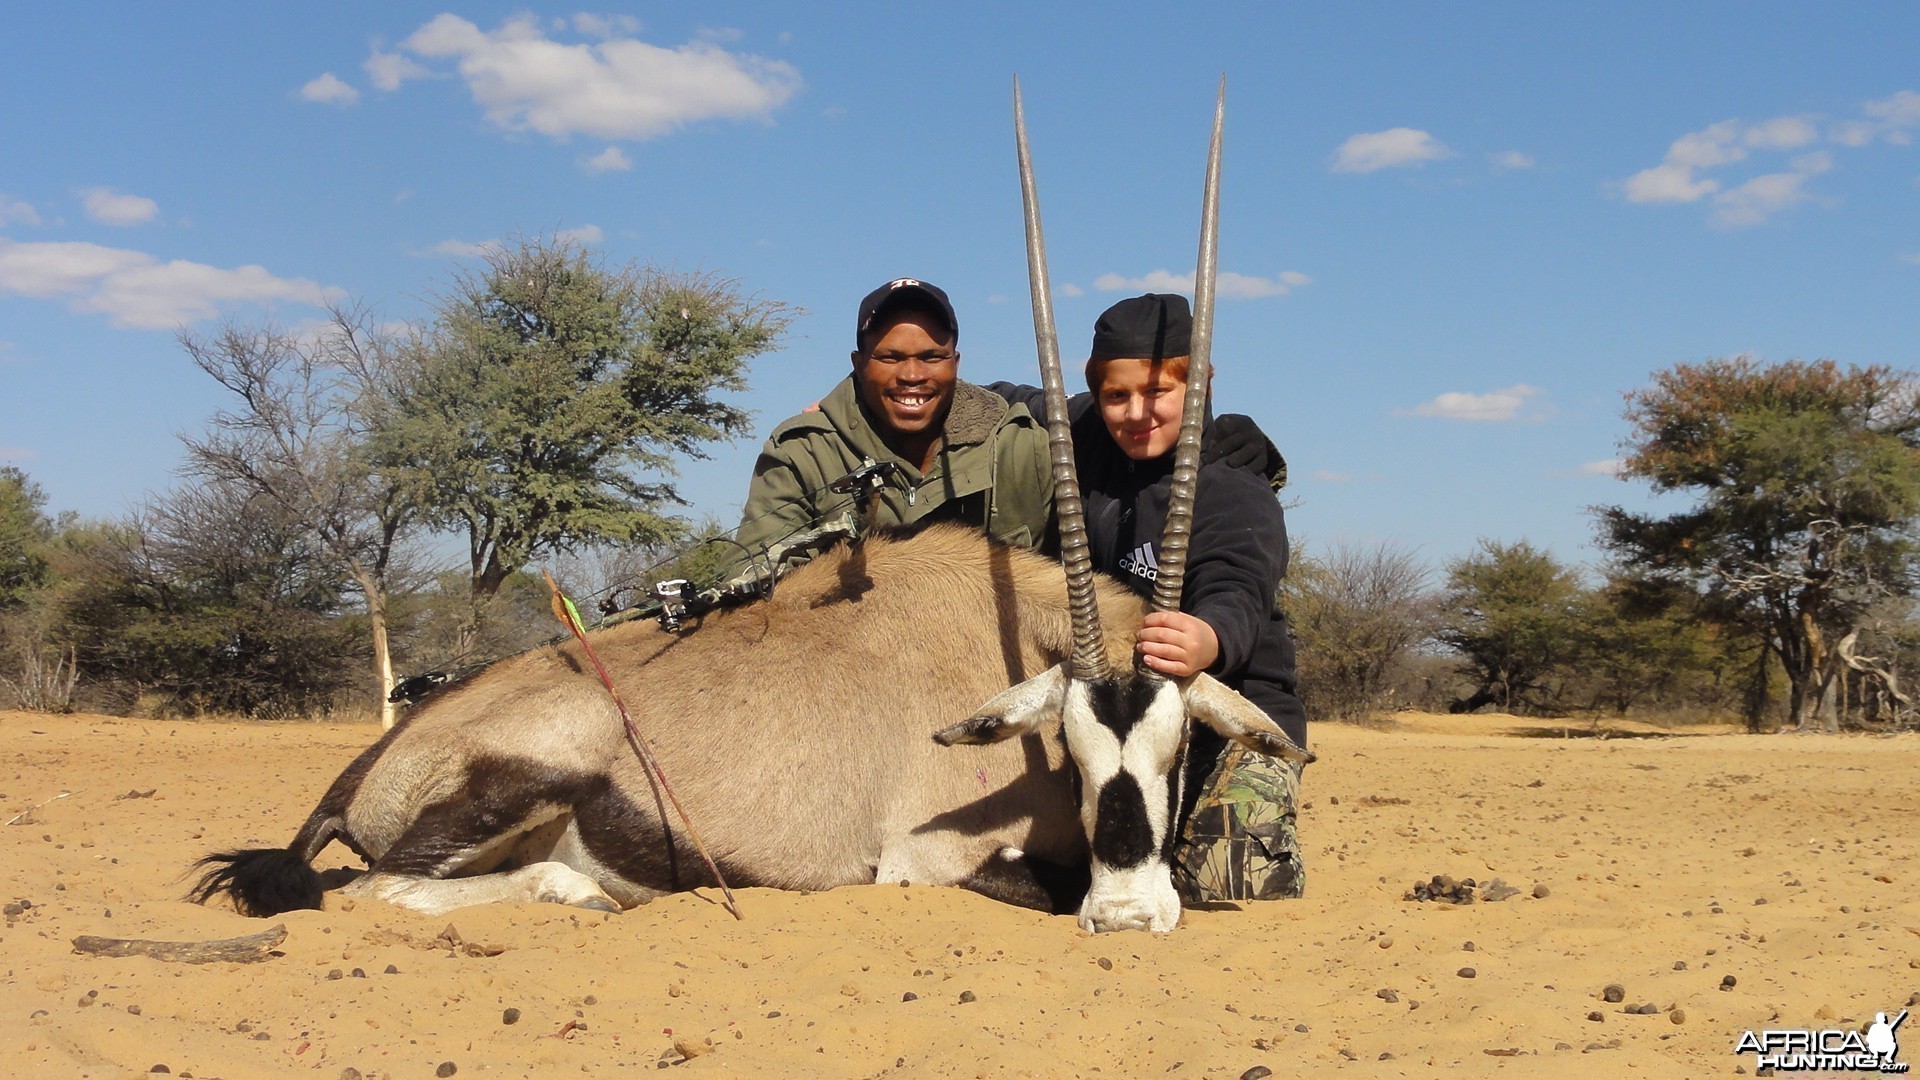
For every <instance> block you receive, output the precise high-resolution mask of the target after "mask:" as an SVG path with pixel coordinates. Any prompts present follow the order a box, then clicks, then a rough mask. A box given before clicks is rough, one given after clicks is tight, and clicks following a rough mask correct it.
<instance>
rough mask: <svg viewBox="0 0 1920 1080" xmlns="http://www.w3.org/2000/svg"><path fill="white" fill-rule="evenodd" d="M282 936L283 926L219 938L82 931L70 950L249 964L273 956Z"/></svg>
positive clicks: (184, 961)
mask: <svg viewBox="0 0 1920 1080" xmlns="http://www.w3.org/2000/svg"><path fill="white" fill-rule="evenodd" d="M285 940H287V928H286V927H285V926H276V927H273V928H272V929H269V930H262V931H260V932H259V933H257V934H248V935H247V936H245V937H235V938H222V939H220V940H218V941H142V940H140V939H138V938H110V937H95V936H93V935H92V934H82V935H80V936H79V937H77V938H74V939H73V951H74V952H79V953H91V954H93V955H95V956H151V957H153V958H154V959H155V960H169V961H177V962H179V963H182V964H215V963H229V964H252V963H257V962H259V961H261V960H265V959H267V958H268V957H270V956H272V955H273V949H274V947H275V946H277V945H279V944H280V943H281V942H283V941H285Z"/></svg>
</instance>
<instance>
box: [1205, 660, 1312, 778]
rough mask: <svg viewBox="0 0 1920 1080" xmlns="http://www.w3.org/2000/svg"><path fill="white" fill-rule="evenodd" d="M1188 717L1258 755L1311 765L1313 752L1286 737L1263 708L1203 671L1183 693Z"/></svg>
mask: <svg viewBox="0 0 1920 1080" xmlns="http://www.w3.org/2000/svg"><path fill="white" fill-rule="evenodd" d="M1182 693H1183V695H1184V696H1185V699H1186V703H1187V715H1188V716H1191V717H1193V718H1194V719H1195V720H1198V721H1200V722H1201V723H1203V724H1205V725H1207V726H1208V727H1210V728H1212V729H1213V730H1215V731H1217V732H1219V733H1220V734H1222V735H1224V736H1226V737H1227V738H1229V739H1232V740H1233V741H1234V742H1237V743H1239V744H1240V745H1241V746H1244V747H1246V748H1247V749H1249V750H1252V751H1253V752H1255V753H1257V754H1265V755H1267V756H1268V757H1275V758H1284V759H1285V760H1287V761H1292V762H1297V763H1299V764H1301V765H1311V764H1312V763H1313V761H1314V753H1313V751H1311V750H1308V749H1307V748H1306V747H1304V746H1301V745H1300V744H1299V743H1296V742H1294V741H1293V740H1292V739H1289V738H1288V737H1287V733H1286V732H1284V731H1281V730H1280V725H1278V724H1276V723H1274V722H1273V720H1272V718H1271V717H1269V716H1267V714H1266V713H1265V712H1262V711H1261V709H1260V706H1258V705H1255V704H1254V703H1253V702H1251V701H1248V700H1247V699H1246V698H1244V697H1241V696H1240V695H1239V694H1238V693H1237V692H1235V691H1233V690H1230V689H1228V688H1227V686H1226V684H1225V683H1222V682H1221V681H1220V680H1219V679H1216V678H1214V677H1213V676H1211V675H1208V674H1206V673H1205V672H1202V673H1200V674H1198V675H1195V676H1194V677H1193V678H1192V679H1190V680H1188V682H1187V685H1186V686H1185V687H1184V688H1183V691H1182Z"/></svg>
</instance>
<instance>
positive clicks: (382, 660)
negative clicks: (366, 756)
mask: <svg viewBox="0 0 1920 1080" xmlns="http://www.w3.org/2000/svg"><path fill="white" fill-rule="evenodd" d="M386 599H387V598H386V597H385V596H382V597H380V602H379V603H377V604H375V603H372V602H369V603H368V604H367V621H368V623H370V624H371V625H372V627H373V672H374V677H375V679H376V680H377V682H378V684H379V687H380V730H382V731H392V730H393V725H394V724H395V723H396V722H397V721H398V720H399V718H400V706H398V705H396V704H394V703H393V700H392V695H393V654H392V652H390V651H389V650H388V648H387V603H386Z"/></svg>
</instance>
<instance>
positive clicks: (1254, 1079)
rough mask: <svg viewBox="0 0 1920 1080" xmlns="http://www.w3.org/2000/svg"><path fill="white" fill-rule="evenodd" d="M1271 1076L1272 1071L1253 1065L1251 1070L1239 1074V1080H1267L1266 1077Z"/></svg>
mask: <svg viewBox="0 0 1920 1080" xmlns="http://www.w3.org/2000/svg"><path fill="white" fill-rule="evenodd" d="M1272 1075H1273V1070H1272V1069H1269V1068H1267V1067H1266V1066H1265V1065H1255V1066H1254V1067H1253V1068H1251V1069H1248V1070H1247V1071H1246V1072H1243V1073H1241V1074H1240V1080H1267V1077H1269V1076H1272Z"/></svg>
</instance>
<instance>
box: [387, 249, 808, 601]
mask: <svg viewBox="0 0 1920 1080" xmlns="http://www.w3.org/2000/svg"><path fill="white" fill-rule="evenodd" d="M789 318H790V313H789V311H788V309H786V308H785V307H784V306H782V305H780V304H777V303H773V302H767V301H759V300H755V299H752V298H748V297H745V296H742V295H741V294H740V293H739V292H738V290H737V288H736V286H735V285H734V283H733V282H730V281H726V280H722V279H718V278H713V277H707V276H700V275H691V276H689V275H669V274H664V273H661V272H658V271H654V270H639V269H635V268H632V267H626V268H621V269H608V268H606V267H603V266H601V265H600V264H598V263H597V262H596V261H595V260H594V259H593V258H592V257H591V256H590V255H589V253H588V252H586V251H585V250H583V249H581V248H580V247H578V246H576V245H575V244H573V243H572V242H570V241H567V240H564V239H548V240H528V241H521V242H519V243H516V244H514V245H512V246H509V247H503V248H498V249H495V250H493V251H491V252H490V253H489V254H488V255H487V256H486V265H485V267H484V268H482V269H481V270H480V271H478V272H476V273H473V274H470V275H465V276H462V277H460V278H458V279H457V280H456V281H455V282H454V286H453V288H452V290H451V291H450V293H449V294H448V295H446V296H445V297H443V298H442V299H441V303H440V313H439V318H438V320H437V321H436V323H435V325H434V328H433V330H432V332H431V333H429V334H427V335H425V336H424V337H423V338H422V339H421V340H420V341H419V343H418V345H417V348H416V349H415V350H414V369H413V373H412V378H411V379H410V380H409V381H408V382H407V384H406V385H405V386H403V387H402V388H401V389H400V390H399V391H398V392H397V393H395V394H394V395H393V397H392V399H391V400H390V401H389V402H388V405H387V407H386V410H385V412H384V414H383V416H382V417H381V422H380V424H379V430H378V432H377V434H376V438H375V441H374V446H375V447H376V448H377V458H376V462H375V464H376V467H379V468H381V469H384V470H385V471H387V472H388V473H389V475H392V476H394V477H396V478H399V479H401V480H402V481H403V483H404V484H405V485H406V487H405V490H406V492H407V494H408V495H409V497H410V498H411V499H412V500H413V501H414V502H415V503H416V504H417V505H419V506H420V507H421V508H422V509H423V511H424V512H425V514H426V516H427V518H428V520H429V521H431V522H432V523H433V524H435V525H436V526H438V527H441V528H447V529H452V530H454V531H457V532H461V533H464V534H465V535H466V537H467V540H468V554H469V557H470V561H471V581H472V591H473V595H474V596H475V597H484V596H488V595H491V594H492V593H493V592H495V591H496V590H497V589H498V588H499V586H500V584H501V583H502V582H503V581H505V580H506V579H507V577H508V576H509V575H511V574H513V573H514V572H515V571H517V570H519V569H520V568H521V567H524V566H526V565H528V564H529V563H530V562H532V561H533V560H534V559H536V558H539V557H541V556H543V555H549V554H555V553H565V552H570V551H573V550H576V549H578V548H579V547H581V546H582V545H586V544H591V543H596V542H619V543H626V544H642V545H644V544H649V543H653V542H658V541H661V540H664V539H667V538H669V537H672V536H674V535H676V534H677V528H676V523H675V522H674V521H673V520H672V519H670V518H669V517H667V516H665V515H664V514H663V513H662V509H663V508H664V507H666V506H669V505H672V504H675V503H678V502H679V501H680V500H679V496H678V494H677V493H676V492H675V490H674V488H673V486H672V484H671V483H669V482H667V481H666V480H664V479H662V478H661V477H664V476H670V475H671V474H672V472H673V465H672V457H671V456H670V455H671V454H674V453H680V454H689V455H692V456H696V457H698V456H703V454H704V450H703V447H704V445H705V444H706V443H708V442H711V441H713V440H716V439H723V438H732V437H734V436H735V435H738V434H739V433H740V432H742V431H744V430H745V429H746V424H747V420H748V417H747V415H746V414H745V413H744V412H742V411H741V410H739V409H738V408H736V407H734V406H732V405H729V404H727V403H726V402H725V401H723V400H721V399H720V398H719V397H718V396H717V395H718V394H720V393H721V392H724V391H733V390H740V389H743V388H744V387H745V380H744V374H745V370H746V362H747V361H748V360H749V359H750V358H752V357H753V356H756V355H758V354H760V353H762V352H765V351H767V350H768V349H771V348H773V347H774V346H775V344H776V343H777V342H778V340H779V338H780V335H781V333H782V332H783V331H784V329H785V327H786V324H787V322H788V319H789Z"/></svg>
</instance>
